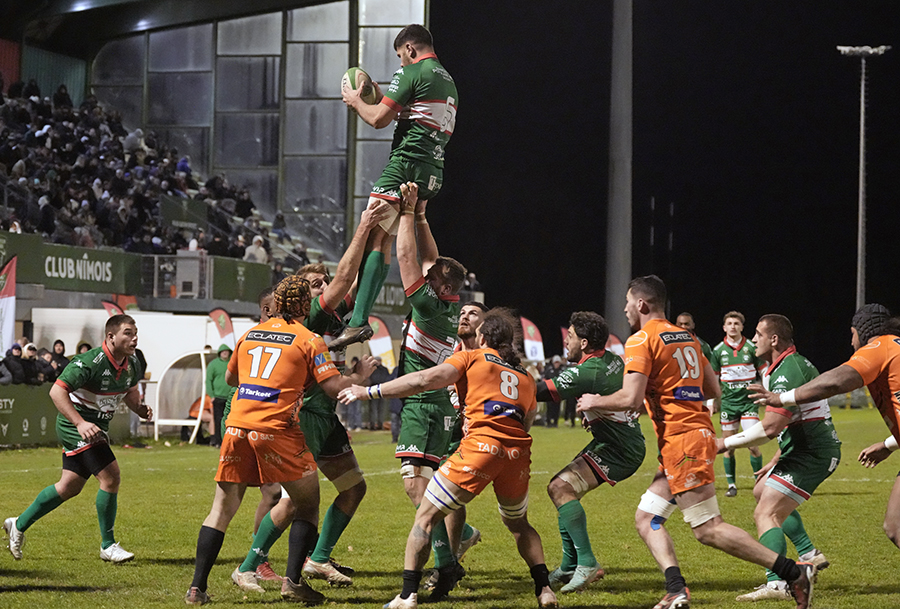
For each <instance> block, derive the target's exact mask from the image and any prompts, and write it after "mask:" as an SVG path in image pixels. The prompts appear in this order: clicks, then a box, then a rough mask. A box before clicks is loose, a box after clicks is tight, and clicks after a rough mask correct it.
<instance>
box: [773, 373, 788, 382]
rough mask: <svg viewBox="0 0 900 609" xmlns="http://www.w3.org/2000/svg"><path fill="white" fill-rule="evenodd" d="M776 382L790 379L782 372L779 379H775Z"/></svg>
mask: <svg viewBox="0 0 900 609" xmlns="http://www.w3.org/2000/svg"><path fill="white" fill-rule="evenodd" d="M775 382H776V383H787V382H788V380H787V377H786V376H784V375H783V374H782V375H781V376H779V377H778V378H777V379H775Z"/></svg>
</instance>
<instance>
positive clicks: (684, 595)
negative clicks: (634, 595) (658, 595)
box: [653, 586, 691, 609]
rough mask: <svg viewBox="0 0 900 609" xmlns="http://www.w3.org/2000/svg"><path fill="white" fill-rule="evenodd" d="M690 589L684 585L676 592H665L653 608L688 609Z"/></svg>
mask: <svg viewBox="0 0 900 609" xmlns="http://www.w3.org/2000/svg"><path fill="white" fill-rule="evenodd" d="M690 606H691V591H690V590H688V589H687V587H686V586H685V587H684V588H682V589H681V590H679V591H678V592H667V593H666V595H665V596H664V597H662V600H661V601H659V602H658V603H656V605H654V607H653V609H690Z"/></svg>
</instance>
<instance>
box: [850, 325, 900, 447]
mask: <svg viewBox="0 0 900 609" xmlns="http://www.w3.org/2000/svg"><path fill="white" fill-rule="evenodd" d="M844 365H845V366H850V367H851V368H853V369H854V370H856V371H857V372H859V375H860V376H861V377H862V379H863V382H864V383H865V384H866V386H867V387H868V388H869V393H870V394H872V401H874V402H875V407H876V408H878V412H880V413H881V418H883V419H884V422H885V424H886V425H887V426H888V429H889V430H890V431H891V435H893V436H894V438H896V439H897V440H898V441H900V337H897V336H893V335H890V334H886V335H883V336H878V337H876V338H875V340H873V341H870V342H869V343H868V344H867V345H865V346H863V347H860V348H859V349H857V351H856V353H854V354H853V357H851V358H850V359H849V361H847V362H846V363H845V364H844Z"/></svg>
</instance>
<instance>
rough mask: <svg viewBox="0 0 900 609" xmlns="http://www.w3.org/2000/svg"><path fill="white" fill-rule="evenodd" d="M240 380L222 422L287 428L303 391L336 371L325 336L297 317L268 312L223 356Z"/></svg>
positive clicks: (294, 419)
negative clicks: (269, 316)
mask: <svg viewBox="0 0 900 609" xmlns="http://www.w3.org/2000/svg"><path fill="white" fill-rule="evenodd" d="M228 370H229V372H231V373H232V374H236V375H237V377H238V380H239V382H240V385H239V386H238V390H237V391H236V392H235V393H234V398H232V402H231V413H230V414H229V415H228V420H227V421H226V422H225V424H226V425H227V426H228V427H240V428H242V429H252V430H256V431H277V430H281V429H287V428H288V427H289V426H290V425H293V424H295V423H296V422H297V411H298V410H299V409H300V407H301V406H302V405H303V393H304V391H305V390H306V389H307V388H308V387H309V386H310V385H311V384H312V383H313V382H316V383H320V382H322V381H324V380H325V379H327V378H330V377H332V376H337V375H338V374H340V372H338V369H337V367H336V366H335V365H334V362H332V361H331V356H330V355H329V353H328V348H327V347H326V346H325V341H323V340H322V337H321V336H319V335H318V334H314V333H312V332H310V331H309V330H307V329H306V328H305V327H303V325H302V324H301V323H300V322H299V321H294V322H292V323H288V322H286V321H285V320H283V319H281V318H278V317H273V318H272V319H270V320H269V321H267V322H264V323H261V324H259V325H257V326H256V327H254V328H253V329H252V330H250V331H249V332H247V333H246V334H245V335H244V336H243V337H242V338H241V339H240V340H239V341H238V344H237V346H236V347H235V350H234V355H232V356H231V361H229V362H228Z"/></svg>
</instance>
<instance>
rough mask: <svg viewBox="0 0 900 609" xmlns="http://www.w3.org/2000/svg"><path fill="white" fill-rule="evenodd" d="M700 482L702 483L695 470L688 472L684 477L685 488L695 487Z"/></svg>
mask: <svg viewBox="0 0 900 609" xmlns="http://www.w3.org/2000/svg"><path fill="white" fill-rule="evenodd" d="M698 484H700V481H699V480H698V479H697V476H696V474H694V473H693V472H690V473H688V475H687V476H685V477H684V487H685V488H693V487H695V486H697V485H698Z"/></svg>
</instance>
